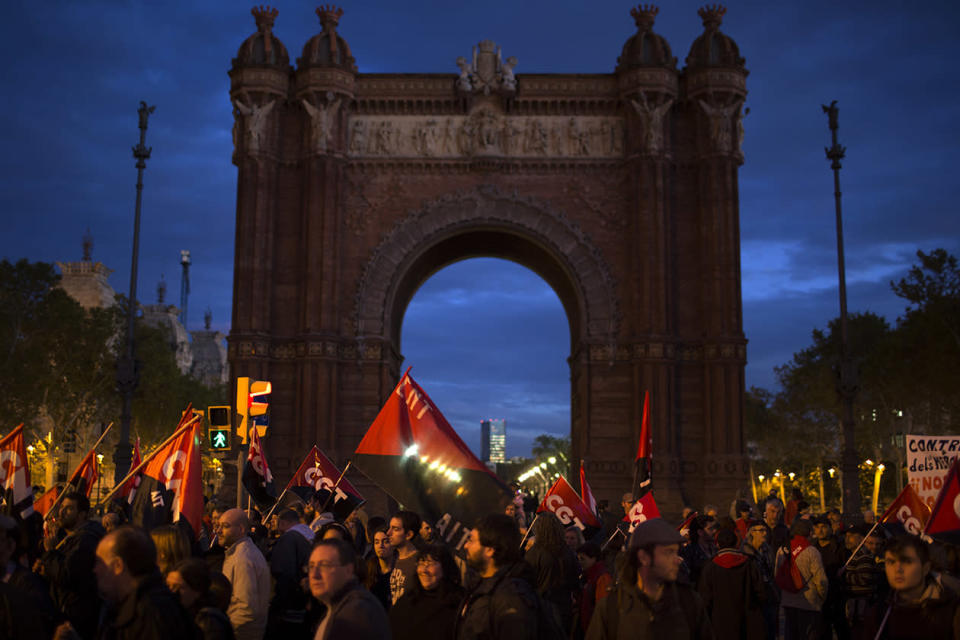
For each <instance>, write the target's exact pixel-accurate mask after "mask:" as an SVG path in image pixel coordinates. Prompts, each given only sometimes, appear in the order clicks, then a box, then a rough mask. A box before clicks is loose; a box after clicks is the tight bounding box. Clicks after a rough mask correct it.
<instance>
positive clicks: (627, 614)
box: [587, 582, 714, 640]
mask: <svg viewBox="0 0 960 640" xmlns="http://www.w3.org/2000/svg"><path fill="white" fill-rule="evenodd" d="M713 637H714V636H713V629H712V627H711V626H710V619H709V618H708V617H707V613H706V609H705V608H704V606H703V601H702V600H701V599H700V596H699V595H697V592H696V591H694V590H693V588H692V587H690V586H688V585H685V584H681V583H679V582H671V583H667V584H666V585H664V588H663V593H662V594H661V596H660V599H659V600H657V601H655V602H654V601H652V600H650V598H648V597H647V595H646V594H645V593H643V592H642V591H640V588H639V587H637V585H636V584H627V585H624V584H621V585H618V586H617V587H616V588H614V589H613V591H611V592H610V595H608V596H607V597H606V598H604V600H603V602H602V603H601V604H599V605H598V606H597V608H596V609H595V610H594V612H593V619H592V620H590V628H589V629H587V640H713Z"/></svg>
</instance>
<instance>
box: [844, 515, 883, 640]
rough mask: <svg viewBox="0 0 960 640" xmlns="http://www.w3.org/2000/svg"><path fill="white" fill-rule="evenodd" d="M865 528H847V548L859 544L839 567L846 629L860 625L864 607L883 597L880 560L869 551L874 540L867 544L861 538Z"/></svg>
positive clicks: (873, 546)
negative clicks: (845, 562) (844, 601)
mask: <svg viewBox="0 0 960 640" xmlns="http://www.w3.org/2000/svg"><path fill="white" fill-rule="evenodd" d="M865 528H866V525H857V526H855V527H851V529H850V530H849V531H848V532H847V536H846V545H847V548H849V549H850V550H851V551H854V550H856V549H857V546H858V545H859V547H860V548H859V550H856V553H854V554H853V555H852V556H851V557H850V560H849V562H848V563H847V566H846V568H844V570H843V584H844V589H845V594H846V598H847V601H846V604H845V609H844V613H845V615H846V618H847V626H848V628H850V629H856V628H857V627H859V626H861V624H862V623H863V616H864V614H865V613H866V611H867V609H869V608H870V607H872V606H873V605H875V604H876V603H877V602H880V601H881V600H883V599H884V597H885V596H886V586H887V583H886V580H885V579H884V575H883V573H884V571H883V567H882V565H881V562H882V559H881V558H880V556H878V555H877V554H875V553H874V552H873V551H872V550H871V549H872V548H876V545H875V543H871V545H869V546H868V545H867V542H866V541H865V540H864V534H865V533H866V531H865ZM861 542H863V544H862V545H861V544H860V543H861Z"/></svg>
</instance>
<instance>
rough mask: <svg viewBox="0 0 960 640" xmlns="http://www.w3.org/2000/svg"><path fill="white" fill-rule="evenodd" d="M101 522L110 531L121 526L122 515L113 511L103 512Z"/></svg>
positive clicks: (106, 530)
mask: <svg viewBox="0 0 960 640" xmlns="http://www.w3.org/2000/svg"><path fill="white" fill-rule="evenodd" d="M100 524H101V525H102V526H103V530H104V531H105V532H107V533H110V532H111V531H113V530H114V529H116V528H117V527H119V526H120V515H119V514H117V513H113V512H112V511H111V512H109V513H105V514H103V518H101V519H100Z"/></svg>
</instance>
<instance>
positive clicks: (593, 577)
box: [577, 542, 613, 637]
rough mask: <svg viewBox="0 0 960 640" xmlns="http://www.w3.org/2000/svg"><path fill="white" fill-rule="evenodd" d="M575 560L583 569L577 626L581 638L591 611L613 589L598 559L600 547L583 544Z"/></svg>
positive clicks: (591, 543)
mask: <svg viewBox="0 0 960 640" xmlns="http://www.w3.org/2000/svg"><path fill="white" fill-rule="evenodd" d="M577 559H578V560H579V561H580V567H581V568H582V569H583V582H584V585H583V590H582V591H581V593H580V611H579V613H580V616H579V624H580V631H581V633H579V634H577V637H583V634H585V633H586V632H587V629H588V628H589V626H590V619H591V618H592V617H593V611H594V609H595V608H596V606H597V603H599V602H600V601H601V600H603V599H604V598H606V597H607V593H608V592H609V591H610V589H611V588H613V576H612V575H610V571H609V570H607V565H606V564H604V562H603V560H602V559H601V558H600V547H599V546H597V545H596V544H595V543H593V542H585V543H584V544H582V545H580V548H579V549H577Z"/></svg>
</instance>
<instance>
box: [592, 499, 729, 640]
mask: <svg viewBox="0 0 960 640" xmlns="http://www.w3.org/2000/svg"><path fill="white" fill-rule="evenodd" d="M683 542H684V538H683V536H681V535H680V534H679V533H677V531H676V529H674V528H673V526H671V525H669V524H667V522H666V521H664V520H663V519H661V518H651V519H649V520H645V521H644V522H641V523H639V524H638V525H637V526H636V528H635V529H634V531H633V534H632V535H631V536H630V541H629V544H628V545H627V552H626V558H625V562H624V564H623V567H622V569H621V572H620V576H619V581H618V583H617V586H616V587H615V588H614V589H613V591H612V592H611V593H610V595H608V596H607V597H606V598H605V599H604V602H603V603H601V604H600V605H598V606H597V607H596V609H595V610H594V612H593V619H592V620H591V621H590V627H589V629H588V630H587V640H628V639H629V640H634V639H639V640H659V639H661V638H663V639H665V640H710V639H712V638H713V632H712V630H711V627H710V620H709V618H708V617H707V614H706V609H704V606H703V601H702V600H701V599H700V596H699V595H698V594H697V593H696V591H694V589H693V588H691V587H689V586H687V585H685V584H681V583H679V582H677V576H678V575H679V573H680V563H681V562H682V560H681V558H680V555H679V551H680V545H681V544H682V543H683Z"/></svg>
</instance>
